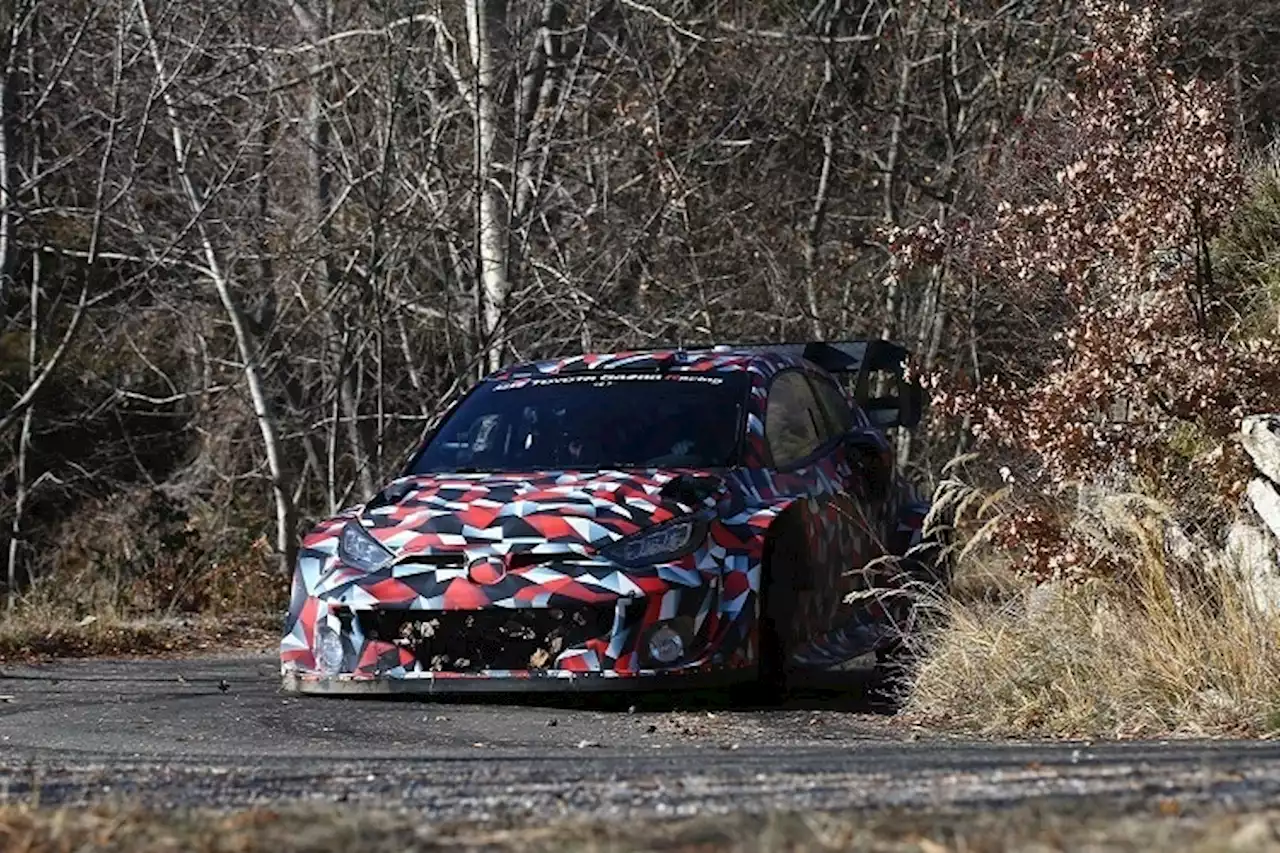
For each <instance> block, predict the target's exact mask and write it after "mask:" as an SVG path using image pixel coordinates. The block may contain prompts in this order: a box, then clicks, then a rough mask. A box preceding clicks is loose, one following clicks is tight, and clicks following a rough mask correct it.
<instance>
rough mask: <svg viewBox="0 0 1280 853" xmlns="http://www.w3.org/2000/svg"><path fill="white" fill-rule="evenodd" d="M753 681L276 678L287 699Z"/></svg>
mask: <svg viewBox="0 0 1280 853" xmlns="http://www.w3.org/2000/svg"><path fill="white" fill-rule="evenodd" d="M755 679H756V670H755V667H741V668H737V669H724V670H715V671H712V672H690V673H679V674H677V673H655V674H651V675H626V676H606V675H598V674H595V673H581V674H579V673H575V674H573V675H571V676H566V675H530V676H527V677H520V678H512V677H510V676H492V677H489V676H483V675H472V676H462V677H450V678H431V677H427V678H421V677H420V678H352V677H350V676H340V675H339V676H326V675H315V674H299V673H296V672H291V673H285V674H284V675H283V676H282V677H281V686H282V687H283V689H284V691H285V692H286V693H299V694H307V695H317V696H389V695H405V694H410V695H419V696H456V695H474V694H481V693H491V694H503V693H611V692H617V693H624V692H648V691H652V692H665V691H678V690H707V689H713V688H720V687H731V686H734V685H739V684H747V683H750V682H752V681H754V680H755Z"/></svg>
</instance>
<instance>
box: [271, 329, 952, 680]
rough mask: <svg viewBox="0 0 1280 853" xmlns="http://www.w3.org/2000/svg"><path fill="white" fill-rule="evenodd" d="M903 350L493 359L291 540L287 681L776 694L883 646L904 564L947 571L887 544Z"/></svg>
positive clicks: (917, 407)
mask: <svg viewBox="0 0 1280 853" xmlns="http://www.w3.org/2000/svg"><path fill="white" fill-rule="evenodd" d="M906 356H907V353H906V351H905V350H904V349H903V348H902V347H900V346H897V345H895V344H892V343H889V342H886V341H846V342H809V343H800V344H772V345H758V346H715V347H709V348H706V349H671V350H661V351H644V352H620V353H613V354H588V355H580V356H574V357H571V358H561V359H556V360H550V361H540V362H535V363H529V364H522V365H518V366H514V367H509V368H505V369H502V370H500V371H498V372H496V373H494V374H492V375H490V376H489V377H487V378H486V379H484V380H483V381H481V382H480V383H478V384H477V385H476V386H475V387H474V388H473V389H472V390H471V391H470V392H469V393H467V394H466V395H465V396H464V397H463V398H462V399H461V400H459V401H458V402H457V403H456V404H455V405H454V406H452V407H451V409H450V410H449V411H448V412H447V413H446V414H445V416H444V417H443V418H442V419H441V421H440V423H439V424H438V426H437V427H435V428H434V429H433V430H432V431H431V432H430V433H429V435H428V436H427V438H426V440H425V441H424V442H423V444H422V446H421V447H420V449H419V450H418V451H417V452H416V454H415V455H414V456H413V458H412V459H411V460H409V462H408V464H407V465H406V467H405V469H404V470H403V472H402V473H401V476H399V477H398V478H396V479H395V480H393V481H392V482H390V483H388V484H387V485H386V486H385V487H384V488H383V489H382V490H381V491H380V492H378V493H377V494H376V495H374V496H373V497H372V498H370V499H369V500H368V501H366V502H365V503H362V504H360V505H356V506H352V507H350V508H348V509H346V510H344V511H342V512H340V513H338V514H337V515H336V516H334V517H333V518H330V519H328V520H326V521H324V522H322V523H320V524H319V525H318V526H316V527H315V528H314V529H313V530H311V532H310V533H308V534H307V535H306V537H305V538H304V540H303V542H302V546H301V549H300V554H299V557H298V561H297V566H296V569H295V571H294V576H293V586H292V596H291V602H290V605H289V610H288V615H287V618H286V625H285V632H284V637H283V640H282V643H281V647H280V657H281V664H282V675H283V683H284V686H285V688H286V689H287V690H291V691H297V692H303V693H353V692H354V693H360V692H374V693H377V692H402V691H410V692H412V691H417V692H423V693H452V692H462V691H501V692H506V691H512V690H522V689H526V690H553V689H564V690H619V689H624V688H638V689H654V688H656V689H666V688H671V687H694V686H698V687H704V686H709V685H712V684H726V683H748V684H751V685H754V686H755V687H758V688H761V689H763V690H764V691H765V692H773V691H778V690H782V689H784V688H785V685H786V682H787V679H788V678H794V677H796V675H797V674H801V673H805V672H818V671H823V670H831V669H836V668H840V667H841V666H843V665H844V664H845V663H847V662H848V661H850V660H852V659H855V658H864V659H865V658H866V656H867V655H868V654H870V653H872V652H876V651H879V650H883V649H885V648H888V647H889V646H891V645H893V644H894V643H896V642H898V641H899V640H900V639H901V633H900V628H901V620H902V618H903V612H904V611H903V610H902V609H901V608H900V607H895V606H894V605H893V604H892V602H893V601H894V600H895V596H894V595H893V593H895V592H900V591H901V590H902V588H903V586H904V578H905V579H906V582H912V583H918V582H922V581H923V582H934V583H936V582H941V581H942V580H944V579H942V578H940V577H938V576H937V575H936V574H935V573H934V570H933V568H932V567H931V566H930V565H928V564H927V563H926V562H923V561H920V560H906V561H904V560H893V559H885V557H886V555H890V556H892V555H895V554H896V555H903V554H909V553H914V551H912V548H913V546H914V545H916V544H917V543H919V541H920V536H921V526H922V522H923V520H924V518H925V515H926V513H927V511H928V506H927V505H926V504H925V503H924V502H922V501H920V500H918V499H917V498H916V497H915V496H914V493H913V491H912V489H911V488H910V487H909V486H908V485H907V483H906V482H905V481H904V480H903V478H902V477H901V476H900V475H899V474H898V472H897V470H896V467H895V464H894V450H893V447H894V443H893V442H892V441H891V440H890V437H889V430H891V429H893V428H897V427H905V428H911V427H913V426H915V425H916V424H917V422H918V421H919V419H920V411H921V406H922V401H923V394H922V392H921V389H920V388H919V387H918V386H917V385H914V384H912V383H910V382H909V381H907V380H906V379H905V378H904V371H903V365H904V362H905V359H906ZM876 377H879V380H878V381H877V379H876ZM903 565H907V566H908V570H906V571H904V570H903V568H902V567H903ZM898 598H901V596H898Z"/></svg>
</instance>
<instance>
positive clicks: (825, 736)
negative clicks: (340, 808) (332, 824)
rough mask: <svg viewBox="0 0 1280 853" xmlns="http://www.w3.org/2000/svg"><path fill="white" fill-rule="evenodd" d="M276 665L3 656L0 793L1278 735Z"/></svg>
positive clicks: (668, 769) (903, 766) (1023, 762)
mask: <svg viewBox="0 0 1280 853" xmlns="http://www.w3.org/2000/svg"><path fill="white" fill-rule="evenodd" d="M277 673H278V671H277V666H276V662H275V660H274V659H273V658H271V657H269V656H265V655H242V656H238V657H226V658H202V659H192V660H163V661H157V660H149V661H71V662H61V663H54V664H48V665H43V666H10V667H4V668H0V797H2V798H3V799H4V800H6V801H8V802H29V801H31V800H32V799H34V798H35V797H36V796H37V795H38V797H39V802H40V803H41V804H44V805H48V804H77V803H84V802H95V801H104V800H106V801H117V800H125V801H127V802H132V803H142V804H144V805H149V806H155V807H160V808H168V807H175V806H214V807H222V806H228V807H230V806H246V805H264V804H276V803H285V802H287V803H293V804H298V803H301V804H323V803H326V802H332V803H335V804H353V805H354V804H365V805H369V806H375V805H376V806H378V807H383V808H388V809H412V810H417V811H423V810H425V811H426V812H427V813H429V814H430V815H431V816H432V817H433V818H435V819H451V818H459V819H462V818H465V819H489V818H495V819H503V820H513V819H514V820H520V819H521V818H523V817H526V816H527V817H536V818H538V819H546V818H550V817H573V818H576V817H582V818H605V819H609V818H634V817H643V816H645V815H671V816H675V815H695V814H699V815H701V814H708V813H712V814H714V813H717V812H719V813H725V812H756V813H759V812H764V811H769V810H777V809H782V810H792V809H812V808H817V809H847V808H867V807H872V808H875V807H908V808H916V807H918V808H926V809H936V808H958V809H962V810H964V809H973V808H989V807H993V806H998V805H1005V804H1011V803H1015V802H1025V801H1027V800H1039V801H1042V802H1053V801H1056V800H1067V801H1071V802H1075V803H1079V802H1080V801H1082V800H1085V799H1092V800H1095V801H1097V802H1105V803H1107V804H1108V806H1109V807H1111V808H1115V807H1117V806H1124V804H1132V806H1133V807H1134V808H1142V809H1149V808H1150V807H1151V804H1152V803H1156V802H1171V801H1176V802H1177V803H1179V804H1182V805H1181V806H1180V807H1183V806H1194V805H1195V804H1200V805H1210V804H1212V805H1214V806H1215V807H1218V806H1226V807H1230V808H1232V809H1236V810H1245V809H1250V808H1256V807H1262V806H1265V805H1267V804H1269V803H1275V802H1276V801H1277V797H1278V796H1280V745H1278V744H1273V743H1269V742H1227V741H1212V742H1211V741H1171V742H1141V743H1106V744H1102V743H1061V742H1055V743H1011V742H1007V741H1000V742H982V741H973V740H964V739H957V738H952V737H947V736H944V735H940V734H936V733H929V732H921V731H918V730H912V729H911V728H910V727H908V726H906V725H904V724H902V723H901V722H899V721H897V720H895V719H894V718H892V717H890V716H889V715H887V714H885V713H883V712H877V711H876V710H875V709H873V708H869V707H868V706H867V703H866V701H865V700H862V699H859V698H858V696H859V693H858V690H857V689H856V687H855V689H853V690H852V691H851V692H850V693H847V694H843V695H842V694H827V693H821V694H818V693H815V694H811V695H808V696H801V697H799V698H797V699H795V700H793V701H791V702H790V703H788V704H787V705H785V706H784V707H782V708H776V709H767V710H766V709H753V710H734V709H730V708H725V707H722V706H720V707H717V706H715V705H711V706H701V705H699V704H698V702H696V701H686V702H684V703H680V704H676V705H672V704H671V703H669V702H668V703H666V704H662V703H641V705H640V706H638V707H634V708H631V707H628V706H629V703H631V702H634V701H635V700H627V699H624V700H622V701H621V702H620V703H613V704H611V703H608V702H603V703H602V702H600V701H598V700H588V699H584V698H581V697H572V696H571V697H565V698H563V699H558V700H551V699H547V700H537V701H536V702H535V701H534V700H531V699H528V698H525V699H518V698H517V699H513V700H509V701H492V700H485V701H478V700H474V699H473V700H467V701H466V702H441V701H438V700H437V701H418V700H415V701H384V700H378V701H373V700H351V699H324V698H305V697H296V696H291V695H286V694H284V693H282V692H280V690H279V679H278V674H277Z"/></svg>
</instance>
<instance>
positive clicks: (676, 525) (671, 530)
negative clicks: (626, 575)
mask: <svg viewBox="0 0 1280 853" xmlns="http://www.w3.org/2000/svg"><path fill="white" fill-rule="evenodd" d="M705 535H706V524H705V523H704V522H702V521H700V520H699V519H696V518H682V519H680V520H679V521H669V522H667V523H666V524H663V525H660V526H658V527H654V528H652V529H650V530H643V531H641V532H639V533H636V534H633V535H631V536H628V537H627V538H625V539H620V540H618V541H617V542H614V543H613V544H611V545H606V546H605V547H604V548H601V549H600V554H601V556H603V557H605V558H607V559H610V560H613V561H614V562H615V563H621V564H622V565H624V566H643V565H647V564H650V563H666V562H669V561H671V560H674V559H676V558H677V557H683V556H684V555H685V554H687V553H689V552H690V551H692V550H693V549H694V548H696V547H697V546H698V544H699V543H700V542H702V539H703V537H704V536H705Z"/></svg>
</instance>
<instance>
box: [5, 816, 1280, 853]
mask: <svg viewBox="0 0 1280 853" xmlns="http://www.w3.org/2000/svg"><path fill="white" fill-rule="evenodd" d="M1278 827H1280V813H1275V812H1267V813H1257V814H1208V815H1203V816H1195V815H1184V814H1180V813H1179V810H1178V809H1177V808H1176V807H1169V805H1168V804H1157V805H1156V806H1155V807H1154V809H1153V810H1152V811H1151V812H1150V813H1139V814H1132V813H1131V814H1127V815H1120V814H1113V813H1107V812H1105V811H1100V810H1099V809H1098V807H1097V805H1096V804H1092V805H1087V806H1086V805H1083V804H1082V805H1078V806H1075V807H1065V808H1064V807H1060V808H1058V809H1053V808H1048V807H1045V806H1023V807H1018V808H1012V809H1000V810H989V811H985V812H981V811H980V812H969V813H941V812H939V813H921V812H905V811H886V812H874V813H849V814H841V813H824V812H809V813H771V814H767V815H741V814H739V815H725V816H709V817H701V818H685V819H670V820H645V821H642V820H635V821H611V822H607V823H605V822H582V821H580V822H569V821H552V822H545V821H543V822H537V823H533V822H528V823H525V824H523V825H521V824H516V825H508V826H502V825H496V824H477V823H452V824H439V823H432V822H430V821H429V820H427V819H424V818H423V817H422V816H420V815H410V814H403V813H388V812H377V811H372V810H366V809H343V808H328V809H325V810H320V811H318V810H304V809H301V808H290V809H282V810H272V809H254V810H250V811H240V812H231V813H218V812H212V811H195V812H188V811H177V812H166V813H156V812H147V811H142V810H138V809H133V808H128V807H124V808H120V807H107V806H99V807H95V808H92V809H38V808H27V807H21V806H10V807H0V849H3V850H5V851H8V853H66V851H72V850H101V851H130V853H134V852H135V851H136V853H176V851H190V853H295V851H304V850H306V851H317V853H325V851H335V853H336V851H341V850H397V851H406V853H409V851H436V850H477V849H480V850H498V851H501V850H518V851H531V853H537V851H554V853H568V851H614V850H655V851H690V853H692V851H718V850H732V851H762V853H763V851H799V850H814V851H822V850H864V851H868V853H908V851H910V853H945V851H955V853H967V852H968V851H996V850H1062V849H1089V850H1116V851H1145V850H1162V851H1171V853H1174V851H1201V853H1211V851H1227V850H1232V851H1249V850H1273V849H1276V844H1277V838H1278V837H1280V836H1278V834H1277V828H1278Z"/></svg>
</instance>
